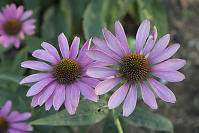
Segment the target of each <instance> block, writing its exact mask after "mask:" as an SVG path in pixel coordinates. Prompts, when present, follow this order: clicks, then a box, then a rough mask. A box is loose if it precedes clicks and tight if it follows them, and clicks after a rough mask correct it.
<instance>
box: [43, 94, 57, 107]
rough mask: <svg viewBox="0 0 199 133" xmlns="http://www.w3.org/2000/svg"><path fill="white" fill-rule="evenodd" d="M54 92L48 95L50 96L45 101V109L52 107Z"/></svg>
mask: <svg viewBox="0 0 199 133" xmlns="http://www.w3.org/2000/svg"><path fill="white" fill-rule="evenodd" d="M54 94H55V93H54V92H53V94H52V95H51V96H50V98H48V100H47V101H46V103H45V110H50V108H51V107H52V105H53V98H54Z"/></svg>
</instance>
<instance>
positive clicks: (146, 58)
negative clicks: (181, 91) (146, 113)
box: [87, 20, 186, 116]
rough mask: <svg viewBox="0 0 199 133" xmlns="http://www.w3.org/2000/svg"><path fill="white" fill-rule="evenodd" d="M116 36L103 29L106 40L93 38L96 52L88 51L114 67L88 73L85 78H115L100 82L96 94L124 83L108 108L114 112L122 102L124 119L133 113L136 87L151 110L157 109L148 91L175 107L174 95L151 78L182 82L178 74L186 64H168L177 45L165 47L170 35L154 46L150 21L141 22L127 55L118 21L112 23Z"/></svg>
mask: <svg viewBox="0 0 199 133" xmlns="http://www.w3.org/2000/svg"><path fill="white" fill-rule="evenodd" d="M115 32H116V36H114V35H113V34H112V33H111V32H110V31H108V30H107V29H106V28H104V29H103V35H104V38H105V40H102V39H99V38H94V39H93V42H94V44H95V46H96V49H93V50H89V51H87V55H88V56H89V57H90V58H92V59H94V60H96V61H101V62H104V63H109V64H110V65H109V66H114V67H109V66H108V67H104V66H103V67H102V66H101V67H100V66H99V67H93V68H89V69H88V70H87V74H88V75H89V76H91V77H94V78H104V77H108V76H114V78H109V79H107V80H104V81H102V82H100V83H99V84H98V85H97V86H96V88H95V92H96V94H97V95H102V94H105V93H107V92H108V91H110V90H111V89H112V88H114V87H115V86H116V85H117V84H119V82H120V81H123V82H124V84H123V85H122V86H121V87H120V88H119V89H118V90H117V91H115V92H114V93H113V95H112V96H111V97H110V99H109V101H108V107H109V108H110V109H113V108H115V107H117V106H119V105H120V104H121V103H122V102H123V101H124V104H123V115H124V116H129V115H130V114H131V113H132V112H133V110H134V108H135V106H136V102H137V88H138V87H139V86H140V88H141V94H142V99H143V100H144V102H145V103H146V104H147V105H148V106H150V107H151V108H152V109H157V102H156V98H155V95H154V93H153V92H152V90H151V89H150V88H151V87H152V88H153V91H154V92H155V93H156V94H157V95H158V96H159V97H160V98H161V99H162V100H164V101H166V102H170V103H174V102H175V101H176V98H175V95H174V94H173V92H172V91H171V90H170V89H168V88H167V87H166V86H165V85H164V84H162V83H160V82H159V81H157V80H155V79H154V78H153V77H154V76H156V77H158V78H160V79H163V80H166V81H168V82H179V81H182V80H183V79H184V78H185V77H184V75H183V74H182V73H180V72H178V71H177V70H179V69H180V68H181V67H183V66H184V65H185V63H186V62H185V60H183V59H169V60H167V59H168V58H170V57H171V56H172V55H174V53H176V51H177V50H178V48H179V47H180V45H179V44H173V45H171V46H169V47H167V45H168V43H169V39H170V35H169V34H167V35H165V36H163V37H162V38H160V39H159V40H158V41H157V43H156V44H155V42H156V39H157V30H156V28H155V27H154V30H153V32H152V33H151V34H150V35H149V32H150V21H148V20H144V21H143V22H142V24H141V25H140V27H139V29H138V31H137V34H136V52H135V53H131V52H130V50H129V47H128V43H127V39H126V35H125V32H124V29H123V27H122V25H121V24H120V22H119V21H117V22H116V23H115ZM147 38H148V39H147ZM154 44H155V45H154ZM165 60H166V61H165ZM146 82H148V83H149V84H150V85H148V84H146ZM150 86H151V87H150ZM124 99H125V100H124Z"/></svg>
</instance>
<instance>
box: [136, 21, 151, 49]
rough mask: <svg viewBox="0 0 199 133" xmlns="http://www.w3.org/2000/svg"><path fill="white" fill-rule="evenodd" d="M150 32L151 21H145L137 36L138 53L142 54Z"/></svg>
mask: <svg viewBox="0 0 199 133" xmlns="http://www.w3.org/2000/svg"><path fill="white" fill-rule="evenodd" d="M149 32H150V21H149V20H144V21H143V22H142V23H141V25H140V27H139V28H138V31H137V34H136V53H140V52H141V50H142V48H143V46H144V43H145V42H146V39H147V37H148V35H149Z"/></svg>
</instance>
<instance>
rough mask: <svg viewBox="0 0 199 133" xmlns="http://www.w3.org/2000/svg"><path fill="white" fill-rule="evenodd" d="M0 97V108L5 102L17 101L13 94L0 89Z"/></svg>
mask: <svg viewBox="0 0 199 133" xmlns="http://www.w3.org/2000/svg"><path fill="white" fill-rule="evenodd" d="M0 97H1V100H0V108H1V107H2V106H3V105H4V104H5V103H6V101H7V100H12V101H15V100H16V99H17V98H16V96H15V95H14V94H13V93H10V92H8V91H4V90H1V88H0Z"/></svg>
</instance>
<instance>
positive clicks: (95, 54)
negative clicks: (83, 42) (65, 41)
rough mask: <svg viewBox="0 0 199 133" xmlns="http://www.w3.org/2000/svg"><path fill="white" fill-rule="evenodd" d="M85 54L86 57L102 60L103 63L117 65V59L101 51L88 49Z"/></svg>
mask: <svg viewBox="0 0 199 133" xmlns="http://www.w3.org/2000/svg"><path fill="white" fill-rule="evenodd" d="M86 54H87V56H88V57H90V58H91V59H93V60H97V61H100V62H104V63H107V64H114V65H119V62H118V61H116V60H115V59H113V58H112V57H111V56H109V55H107V54H105V53H104V52H102V51H99V50H89V51H86Z"/></svg>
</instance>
